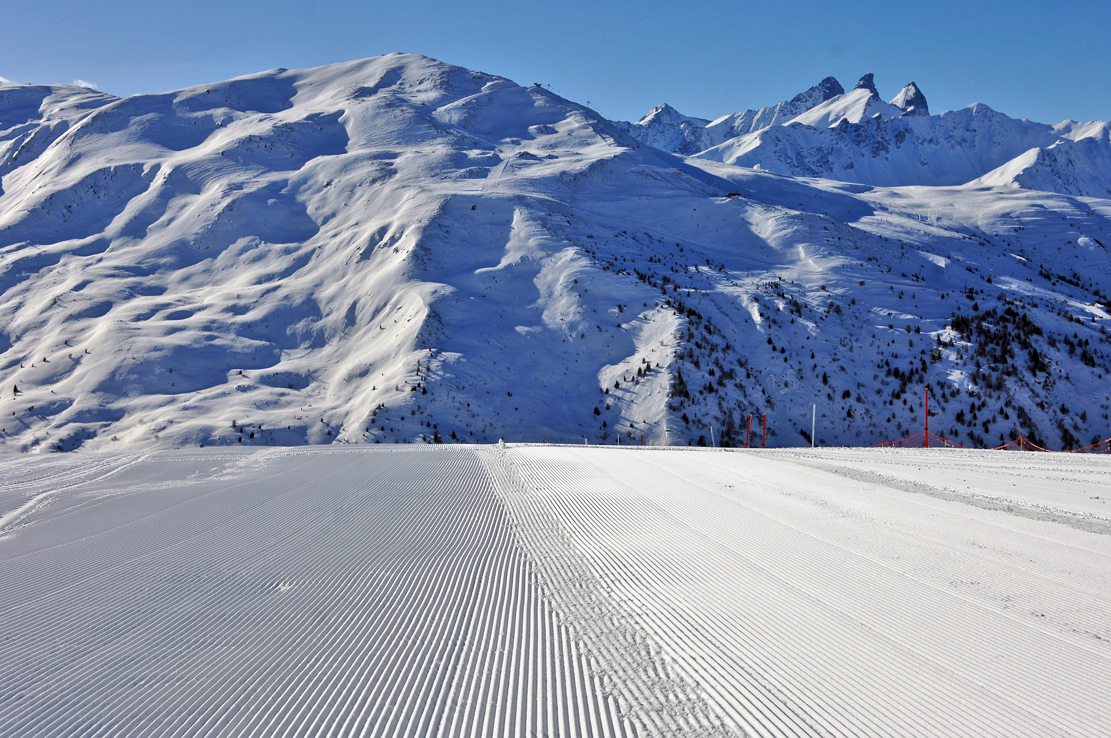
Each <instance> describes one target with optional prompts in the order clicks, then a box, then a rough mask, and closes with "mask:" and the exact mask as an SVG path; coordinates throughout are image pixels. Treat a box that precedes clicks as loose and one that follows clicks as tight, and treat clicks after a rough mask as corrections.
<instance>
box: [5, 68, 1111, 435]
mask: <svg viewBox="0 0 1111 738" xmlns="http://www.w3.org/2000/svg"><path fill="white" fill-rule="evenodd" d="M824 89H825V90H826V91H827V92H828V91H830V90H832V89H833V87H832V86H831V85H826V87H825V88H824ZM820 98H826V99H820ZM857 98H861V99H862V100H863V103H861V104H863V105H864V109H865V112H866V111H867V109H868V108H869V106H871V107H876V108H877V109H881V110H883V109H886V108H880V107H879V106H887V107H889V108H891V110H894V111H897V113H892V114H891V115H893V116H897V117H890V118H885V117H883V116H882V115H881V117H880V118H879V119H876V118H871V117H867V118H862V119H861V120H860V121H859V122H852V121H848V120H844V121H843V122H841V123H838V124H837V126H836V127H835V128H833V129H826V130H827V131H829V133H826V134H822V135H835V134H836V132H837V131H839V130H841V129H845V130H856V129H858V128H859V127H862V126H880V125H884V126H888V127H889V128H892V129H893V127H894V126H896V125H897V124H900V125H901V124H903V123H906V124H908V125H918V124H922V125H927V124H928V125H933V124H934V123H933V122H934V121H936V119H937V116H926V115H906V114H904V113H906V112H907V111H906V110H904V109H903V108H900V107H897V106H895V105H888V104H887V103H883V102H882V101H880V100H878V99H874V98H875V96H873V95H872V94H871V91H869V90H867V89H865V88H862V87H859V86H858V88H857V89H856V90H853V91H850V92H848V93H838V94H836V95H833V96H831V97H830V96H827V94H826V92H822V91H819V92H818V93H815V94H814V95H811V96H810V97H808V98H807V99H806V101H804V102H803V103H801V104H802V105H805V106H809V107H808V108H807V110H805V111H803V112H802V113H801V114H796V115H795V117H796V118H798V117H799V115H804V116H805V115H810V116H824V115H830V114H832V111H833V109H834V108H836V107H837V106H838V105H841V108H840V109H843V110H850V109H851V110H856V109H857V108H858V107H859V106H857V107H853V106H854V105H857V103H860V100H858V99H857ZM913 98H914V96H913V95H907V96H904V99H903V100H902V102H903V103H904V104H908V100H911V99H913ZM897 100H898V99H897ZM811 103H813V104H811ZM923 105H924V103H923ZM823 106H824V108H823ZM909 107H912V108H917V107H918V104H917V103H916V102H915V103H909ZM663 112H666V111H661V113H663ZM947 115H949V116H958V117H959V116H965V118H970V119H972V120H980V119H978V118H976V116H977V115H979V116H982V117H983V120H981V121H980V122H981V123H984V121H987V120H989V119H990V120H994V119H995V118H993V117H992V116H997V115H998V114H992V113H990V111H987V110H986V109H982V110H978V109H970V110H968V111H958V112H957V113H950V114H947ZM941 118H943V119H945V116H941ZM686 120H687V122H688V123H690V122H691V120H692V119H686ZM1006 120H1008V121H1009V120H1010V119H1006ZM694 123H697V121H694ZM692 125H693V124H692ZM977 125H980V123H977ZM0 126H2V128H0V172H3V176H2V179H0V186H2V194H0V318H2V319H0V380H2V384H0V387H2V388H3V394H2V395H0V396H2V403H0V414H2V417H3V418H5V419H3V420H0V437H2V438H3V439H4V443H5V444H6V445H7V446H8V447H10V448H22V449H40V450H41V449H73V448H92V449H114V448H120V449H143V448H153V447H166V446H187V445H195V444H205V445H211V444H229V443H237V444H238V443H245V444H249V445H250V444H290V443H328V442H333V443H334V442H352V443H358V442H366V443H371V442H397V441H413V440H432V439H439V440H444V441H447V442H451V441H466V442H470V441H495V440H497V439H498V438H505V439H507V440H547V441H556V440H559V441H575V442H577V441H580V440H582V439H587V440H589V441H590V442H591V443H597V442H605V443H614V442H616V441H617V439H618V438H620V439H621V440H622V442H626V443H628V442H637V443H639V442H640V441H641V438H642V437H643V439H644V442H645V443H656V444H660V443H671V444H682V445H686V444H687V443H698V442H699V441H701V440H704V441H705V442H707V443H709V442H718V443H721V442H725V443H728V444H731V445H738V444H743V443H744V441H745V437H746V434H747V432H748V426H747V419H748V416H749V414H750V413H751V414H754V415H755V417H756V418H757V422H756V423H754V424H753V427H752V436H751V437H752V438H753V439H755V438H756V428H757V426H758V421H759V418H760V417H762V415H763V414H764V413H767V415H768V428H769V432H768V444H769V445H773V446H785V445H798V444H801V443H806V442H808V441H807V440H806V439H807V438H808V437H809V427H810V413H811V405H812V404H817V406H818V438H819V442H821V443H837V444H869V443H875V442H878V441H880V440H884V439H890V438H894V437H897V436H899V435H902V434H905V433H907V432H911V431H914V430H917V429H918V428H919V427H920V425H921V396H922V393H923V389H924V386H926V385H928V386H930V387H931V388H932V390H933V392H934V395H935V401H934V402H933V403H931V411H932V412H936V413H937V416H936V417H935V418H934V421H933V422H932V423H931V429H932V430H935V431H939V432H943V433H944V434H945V435H948V436H950V437H954V438H955V439H956V440H958V441H960V442H963V443H976V444H981V443H998V442H999V439H1000V438H1004V439H1009V438H1010V437H1011V436H1012V435H1017V434H1018V433H1019V432H1025V433H1027V434H1034V435H1035V436H1036V437H1038V438H1039V439H1040V440H1042V441H1043V442H1045V443H1049V444H1051V445H1054V444H1058V445H1061V444H1063V445H1075V444H1077V443H1087V442H1089V441H1090V440H1091V439H1092V437H1093V436H1100V437H1106V436H1107V435H1109V434H1111V433H1109V421H1108V412H1109V409H1111V396H1109V393H1108V384H1107V377H1105V376H1104V375H1105V374H1108V373H1109V372H1111V368H1109V361H1108V355H1109V353H1108V351H1109V348H1108V345H1109V344H1108V338H1107V335H1106V328H1105V321H1106V320H1107V319H1108V318H1109V317H1111V316H1109V315H1108V313H1107V312H1105V310H1104V308H1103V306H1102V303H1103V302H1104V299H1105V296H1106V295H1107V294H1109V293H1111V268H1109V267H1111V259H1109V256H1108V252H1107V245H1111V200H1108V199H1098V198H1081V197H1075V196H1072V195H1067V194H1058V193H1054V192H1045V191H1031V190H1026V189H1022V186H1025V182H1026V181H1028V180H1029V181H1032V178H1033V177H1035V176H1038V177H1041V176H1049V175H1048V174H1044V173H1045V172H1055V173H1056V174H1055V175H1054V176H1061V177H1063V176H1065V172H1066V171H1081V170H1079V169H1077V168H1076V165H1075V164H1073V165H1070V166H1072V167H1073V169H1071V170H1067V169H1066V168H1065V167H1066V162H1065V158H1064V155H1063V151H1062V152H1061V153H1060V154H1055V155H1054V156H1055V158H1054V159H1053V160H1052V161H1053V162H1056V163H1055V164H1053V166H1050V165H1049V164H1045V165H1042V166H1041V168H1038V163H1037V162H1032V163H1031V164H1030V165H1029V166H1026V167H1024V168H1022V169H1020V170H1015V171H1014V172H1009V171H1008V172H1002V173H999V176H998V178H997V179H998V181H990V182H989V181H980V182H977V183H974V184H972V185H967V186H960V187H898V188H892V189H884V188H873V187H867V186H860V185H849V184H842V183H837V182H832V181H828V180H807V179H795V178H790V177H783V176H779V175H776V174H771V173H767V172H761V171H755V170H753V169H752V168H747V167H740V166H734V165H732V164H730V163H726V162H722V161H712V160H710V159H709V158H683V157H681V156H676V155H673V154H670V153H666V152H664V151H661V150H659V149H657V148H654V147H651V146H645V145H643V144H641V143H639V142H638V141H636V140H634V138H632V137H630V135H628V132H627V131H628V128H627V127H624V128H623V127H622V126H619V125H617V124H614V123H611V122H609V121H606V120H605V119H603V118H602V117H600V116H599V115H598V114H597V113H595V112H593V111H591V110H589V109H587V108H584V107H582V106H580V105H577V104H575V103H572V102H569V101H567V100H564V99H562V98H560V97H558V96H556V95H554V94H552V93H551V92H549V91H547V90H545V89H543V88H541V87H539V86H532V87H521V86H519V85H516V84H514V83H512V82H510V81H509V80H506V79H503V78H500V77H496V76H491V75H488V74H484V73H480V72H473V71H470V70H466V69H461V68H459V67H453V66H450V65H448V64H444V63H441V62H437V61H434V60H431V59H428V58H425V57H421V56H414V55H397V54H395V55H390V56H386V57H380V58H375V59H367V60H362V61H356V62H349V63H344V64H336V65H330V66H327V67H320V68H317V69H309V70H298V71H287V70H273V71H270V72H265V73H261V74H255V75H250V76H247V77H240V78H237V79H234V80H229V81H227V82H221V83H216V84H211V85H205V86H200V87H194V88H189V89H186V90H180V91H176V92H170V93H165V94H160V95H142V96H136V97H131V98H125V99H118V98H114V97H111V96H108V95H103V94H100V93H96V92H93V91H90V90H85V89H79V88H66V87H27V86H4V87H0ZM984 126H985V129H984V131H985V133H984V136H983V137H982V138H974V139H970V140H972V141H976V142H981V141H985V142H986V141H993V140H995V139H993V138H991V137H992V136H1000V137H1002V138H1000V139H999V140H1003V141H1006V140H1007V139H1006V138H1005V136H1004V134H1008V135H1010V134H1012V133H1013V134H1014V135H1017V136H1022V135H1027V132H1029V133H1028V135H1029V136H1030V137H1031V138H1034V137H1036V131H1038V130H1041V128H1038V127H1037V124H1031V123H1027V122H1012V123H1011V124H1005V121H1004V123H999V124H998V125H987V123H984ZM1008 126H1011V127H1008ZM796 130H816V129H811V127H810V126H807V125H804V124H802V123H799V122H797V121H796V122H794V123H791V124H790V125H788V126H781V125H773V126H771V127H770V128H765V129H763V130H762V131H758V132H757V133H755V134H752V133H749V134H746V136H751V135H764V134H767V132H769V131H796ZM1052 130H1054V131H1056V133H1057V135H1058V138H1067V139H1068V140H1070V141H1072V140H1073V138H1075V139H1077V140H1076V141H1075V143H1076V144H1078V145H1084V146H1088V145H1092V146H1098V145H1101V144H1102V145H1105V144H1106V136H1105V133H1104V138H1102V139H1101V138H1099V133H1098V132H1099V131H1100V130H1104V131H1105V129H1100V128H1099V127H1098V126H1096V127H1093V126H1088V127H1087V128H1085V127H1083V126H1080V125H1079V124H1070V125H1062V126H1059V127H1057V128H1054V129H1052ZM1081 134H1083V135H1081ZM837 135H840V134H837ZM846 135H847V134H846ZM1069 136H1072V137H1073V138H1069ZM741 138H744V137H743V136H742V137H741ZM1089 140H1090V141H1091V143H1090V144H1088V143H1085V141H1089ZM930 145H934V144H930ZM937 146H939V147H942V145H941V144H940V143H939V144H937ZM942 148H943V147H942ZM1029 148H1030V147H1027V149H1029ZM1059 148H1060V147H1059ZM920 149H921V147H920ZM1027 149H1023V151H1025V150H1027ZM930 151H933V149H930ZM1055 151H1056V149H1055ZM722 158H727V157H722ZM1054 167H1056V168H1054ZM769 168H770V167H769ZM994 168H995V167H992V168H988V169H985V172H990V171H991V170H992V169H994ZM893 171H894V170H893ZM1083 171H1085V172H1088V174H1089V175H1090V176H1089V180H1084V181H1085V182H1088V183H1090V181H1094V179H1093V178H1095V177H1097V176H1098V175H1099V172H1098V169H1096V170H1083ZM1023 177H1026V178H1027V179H1026V180H1024V179H1022V178H1023ZM969 179H971V178H969ZM966 181H967V180H966ZM962 184H963V183H962ZM1016 184H1018V185H1020V186H1019V187H1015V186H1014V185H1016ZM1085 186H1088V185H1087V184H1085Z"/></svg>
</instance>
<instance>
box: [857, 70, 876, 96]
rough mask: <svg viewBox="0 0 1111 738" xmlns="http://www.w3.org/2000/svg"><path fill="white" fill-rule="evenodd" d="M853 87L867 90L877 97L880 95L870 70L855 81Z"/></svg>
mask: <svg viewBox="0 0 1111 738" xmlns="http://www.w3.org/2000/svg"><path fill="white" fill-rule="evenodd" d="M853 89H854V90H868V91H869V92H871V93H872V97H879V96H880V93H879V92H878V91H877V90H876V83H875V82H874V81H873V80H872V73H871V72H868V74H866V75H864V76H863V77H861V78H860V79H859V80H858V81H857V83H856V87H854V88H853Z"/></svg>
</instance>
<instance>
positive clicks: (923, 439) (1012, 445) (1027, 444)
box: [872, 431, 1111, 454]
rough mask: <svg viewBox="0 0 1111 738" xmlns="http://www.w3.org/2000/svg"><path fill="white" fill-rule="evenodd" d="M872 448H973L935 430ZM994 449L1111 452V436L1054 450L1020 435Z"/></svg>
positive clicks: (1072, 452) (1066, 452) (884, 442)
mask: <svg viewBox="0 0 1111 738" xmlns="http://www.w3.org/2000/svg"><path fill="white" fill-rule="evenodd" d="M872 448H971V447H970V446H964V445H962V444H959V443H957V442H956V441H950V440H949V439H948V438H946V437H945V436H939V435H938V434H936V433H934V432H933V431H918V432H917V433H915V434H914V435H913V436H907V437H906V438H900V439H899V440H897V441H881V442H879V443H877V444H876V445H875V446H873V447H872ZM991 450H992V451H1044V452H1046V453H1055V454H1111V438H1105V439H1103V440H1102V441H1100V442H1099V443H1093V444H1092V445H1091V446H1085V447H1084V448H1074V449H1070V450H1068V451H1053V450H1052V449H1048V448H1044V447H1042V446H1039V445H1038V444H1036V443H1034V442H1033V441H1031V440H1030V439H1029V438H1027V437H1026V436H1019V437H1018V438H1016V439H1015V440H1013V441H1009V442H1007V443H1004V444H1003V445H1002V446H994V447H992V449H991Z"/></svg>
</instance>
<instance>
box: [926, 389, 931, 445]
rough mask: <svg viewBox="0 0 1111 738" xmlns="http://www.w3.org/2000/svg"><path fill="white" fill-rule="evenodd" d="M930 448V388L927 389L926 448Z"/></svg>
mask: <svg viewBox="0 0 1111 738" xmlns="http://www.w3.org/2000/svg"><path fill="white" fill-rule="evenodd" d="M929 447H930V388H929V387H927V388H926V448H929Z"/></svg>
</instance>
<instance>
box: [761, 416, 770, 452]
mask: <svg viewBox="0 0 1111 738" xmlns="http://www.w3.org/2000/svg"><path fill="white" fill-rule="evenodd" d="M767 447H768V414H767V413H764V430H763V431H762V432H761V434H760V448H767Z"/></svg>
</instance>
